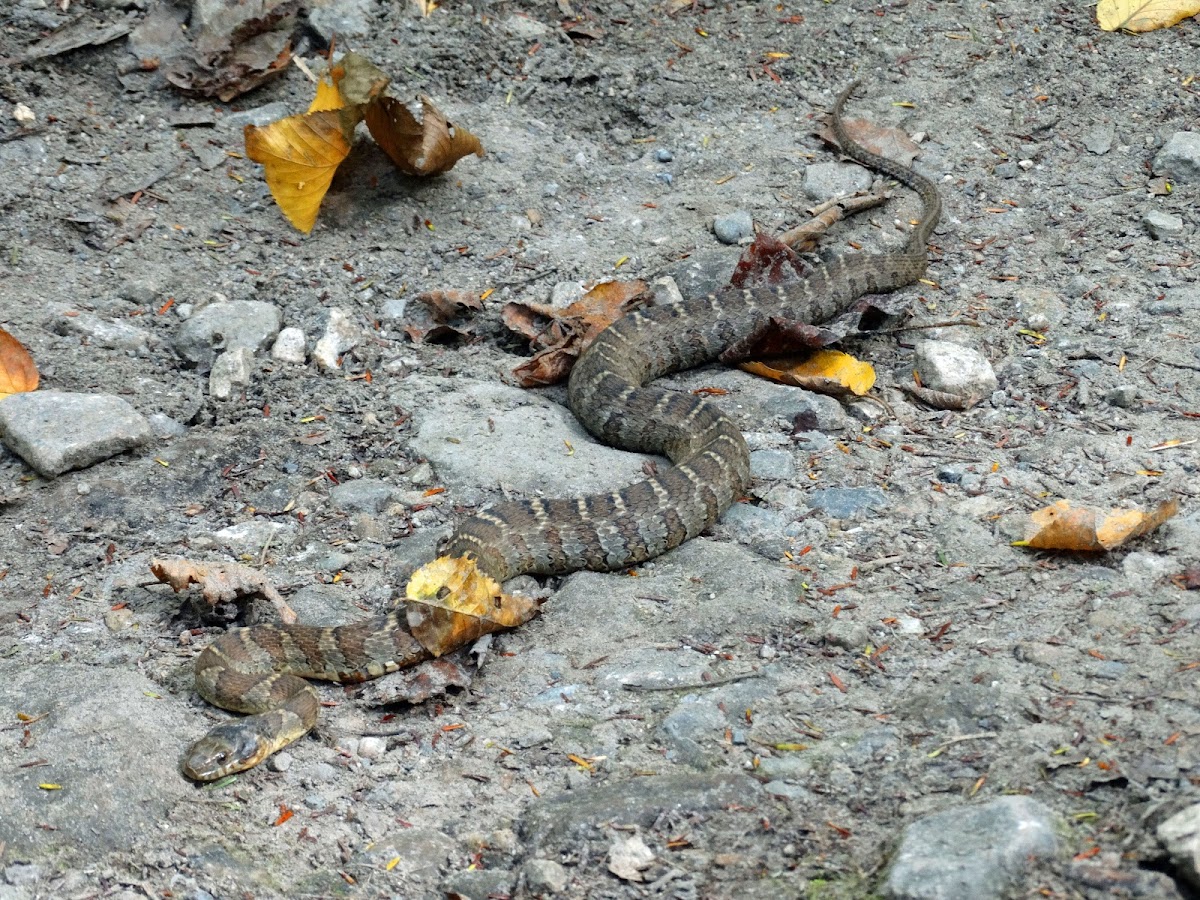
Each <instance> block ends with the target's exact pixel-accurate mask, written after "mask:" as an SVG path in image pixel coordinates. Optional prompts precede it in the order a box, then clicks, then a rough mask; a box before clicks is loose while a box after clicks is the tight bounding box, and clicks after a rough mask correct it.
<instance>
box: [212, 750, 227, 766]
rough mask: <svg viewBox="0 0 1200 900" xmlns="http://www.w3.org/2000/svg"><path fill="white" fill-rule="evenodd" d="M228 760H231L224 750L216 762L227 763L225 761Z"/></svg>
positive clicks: (218, 755)
mask: <svg viewBox="0 0 1200 900" xmlns="http://www.w3.org/2000/svg"><path fill="white" fill-rule="evenodd" d="M228 758H229V754H228V753H226V752H225V751H224V750H222V751H221V752H220V753H218V754H217V755H216V757H215V759H216V761H217V762H219V763H223V762H225V760H227V759H228Z"/></svg>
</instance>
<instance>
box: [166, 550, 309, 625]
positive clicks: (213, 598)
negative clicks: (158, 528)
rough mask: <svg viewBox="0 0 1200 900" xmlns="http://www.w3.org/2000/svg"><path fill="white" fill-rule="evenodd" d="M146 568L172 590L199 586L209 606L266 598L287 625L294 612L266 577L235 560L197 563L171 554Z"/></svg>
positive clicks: (291, 619) (293, 617) (177, 591)
mask: <svg viewBox="0 0 1200 900" xmlns="http://www.w3.org/2000/svg"><path fill="white" fill-rule="evenodd" d="M150 571H151V572H153V573H154V577H155V578H157V579H158V580H159V581H161V582H162V583H163V584H169V585H170V586H171V588H172V589H173V590H174V591H175V593H177V594H178V593H179V592H180V591H186V590H187V589H188V587H189V586H190V585H193V584H194V585H197V586H198V587H199V588H200V595H201V596H202V597H203V598H204V601H205V602H206V603H207V604H208V605H209V606H211V607H216V606H219V605H220V604H222V603H234V602H236V601H237V600H241V599H243V598H245V597H252V596H254V595H256V594H257V595H260V596H262V597H264V598H265V599H266V600H268V601H270V603H271V605H272V606H274V607H275V610H276V612H277V613H278V614H279V618H280V620H281V621H283V622H286V623H288V624H291V623H292V622H295V621H296V614H295V613H294V612H293V611H292V608H291V607H290V606H288V605H287V601H286V600H284V599H283V595H282V594H280V593H279V591H277V590H275V588H274V587H273V586H272V585H271V583H270V582H269V581H268V580H267V578H266V576H264V575H263V574H261V573H260V572H256V571H255V570H254V569H251V568H249V567H248V566H243V565H240V564H238V563H201V562H195V561H193V560H190V559H183V558H180V557H174V558H169V559H154V560H151V561H150Z"/></svg>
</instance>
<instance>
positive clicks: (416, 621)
mask: <svg viewBox="0 0 1200 900" xmlns="http://www.w3.org/2000/svg"><path fill="white" fill-rule="evenodd" d="M405 596H406V597H407V599H408V604H407V606H408V627H409V629H410V630H411V631H412V635H413V637H415V638H416V639H417V640H418V641H420V642H421V646H423V647H424V648H425V649H426V650H428V651H429V652H430V653H432V654H433V655H434V656H441V655H442V654H443V653H446V652H448V651H450V650H453V649H455V648H456V647H461V646H462V645H463V644H465V643H467V642H468V641H473V640H475V639H476V638H479V637H482V636H483V635H485V634H489V633H491V632H493V631H500V630H501V629H504V628H515V627H516V626H518V625H522V624H524V623H525V622H528V621H529V620H530V619H532V618H533V616H534V615H535V614H536V613H537V609H538V604H537V601H535V600H531V599H529V598H528V597H521V596H518V595H511V594H505V593H502V592H501V590H500V585H499V584H497V583H496V581H495V579H493V578H492V577H490V576H489V575H486V574H484V573H483V572H481V571H480V570H479V568H478V567H477V566H476V565H475V561H474V560H473V559H469V558H467V557H465V556H454V557H452V556H439V557H438V558H437V559H435V560H434V561H433V562H430V563H426V564H425V565H423V566H422V567H421V568H419V569H418V570H417V571H416V572H414V573H413V576H412V578H411V579H409V582H408V587H407V588H406V589H405Z"/></svg>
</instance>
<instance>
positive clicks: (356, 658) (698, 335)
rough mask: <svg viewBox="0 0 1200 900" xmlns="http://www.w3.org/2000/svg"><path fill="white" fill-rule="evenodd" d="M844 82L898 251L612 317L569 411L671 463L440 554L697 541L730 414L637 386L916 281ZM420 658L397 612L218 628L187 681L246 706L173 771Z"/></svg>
mask: <svg viewBox="0 0 1200 900" xmlns="http://www.w3.org/2000/svg"><path fill="white" fill-rule="evenodd" d="M856 84H857V83H856ZM856 84H852V85H851V86H850V87H848V88H847V89H846V90H845V91H843V92H842V93H841V95H840V96H839V97H838V99H837V101H836V103H835V104H834V106H833V110H832V115H831V120H832V126H833V132H834V135H835V137H836V138H837V140H838V143H839V144H840V145H841V148H842V151H843V153H845V155H846V156H848V157H850V158H851V159H853V160H855V161H857V162H859V163H861V164H863V165H865V166H867V167H868V168H870V169H873V170H875V171H876V172H879V173H881V174H883V175H887V176H889V177H891V178H894V179H896V180H897V181H899V182H900V183H902V184H904V185H906V186H907V187H909V188H911V189H912V190H914V191H915V192H916V193H917V194H918V195H919V196H920V198H921V205H922V209H921V216H920V219H919V221H918V224H917V225H916V227H915V228H914V229H913V230H912V232H911V234H910V236H909V239H908V241H907V243H906V244H905V246H904V247H903V248H902V249H900V250H898V251H895V252H886V253H873V254H866V253H859V254H853V255H844V256H838V257H835V258H833V259H831V260H829V261H827V262H823V263H821V264H819V265H817V266H816V267H815V268H814V269H813V270H812V271H811V273H809V274H807V275H806V276H805V277H804V278H803V279H802V280H800V281H795V282H790V283H787V284H785V285H781V286H778V287H762V288H751V289H746V290H742V289H734V288H729V289H726V290H723V291H720V292H718V293H716V294H711V295H709V296H707V297H699V298H696V299H692V300H686V301H683V302H680V303H670V304H666V305H662V306H654V307H650V308H648V309H643V310H639V311H637V312H634V313H631V314H630V315H628V316H625V317H624V318H622V319H620V320H619V321H617V322H615V323H614V324H613V325H611V326H610V327H609V328H607V329H605V330H604V331H603V332H602V333H601V334H600V335H599V336H598V337H597V338H596V339H595V341H593V342H592V344H591V345H590V346H589V347H588V348H587V350H586V351H585V352H584V353H583V354H582V356H581V357H580V358H579V360H578V362H577V363H576V365H575V367H574V369H573V370H572V372H571V378H570V383H569V387H568V398H569V402H570V405H571V409H572V411H573V412H574V414H575V415H576V417H578V419H579V420H580V422H582V423H583V425H584V426H585V427H586V428H587V429H588V430H589V431H590V432H591V433H592V434H594V435H595V436H596V437H597V438H599V439H600V440H602V441H604V442H605V443H608V444H612V445H613V446H616V447H621V448H624V449H628V450H636V451H640V452H643V453H655V454H661V455H664V456H666V457H667V458H669V459H670V460H671V462H672V465H671V466H670V467H669V468H666V469H665V470H663V471H660V472H658V473H656V474H654V475H651V476H650V477H648V478H646V479H645V480H643V481H639V482H637V483H635V484H632V485H629V486H628V487H624V488H621V489H620V490H617V491H613V492H612V493H607V494H593V495H590V496H582V497H574V498H570V499H561V500H543V499H532V500H518V501H510V502H504V503H499V504H496V505H494V506H491V507H489V508H487V509H484V510H482V511H481V512H479V513H478V514H476V515H474V516H472V517H470V518H468V519H466V520H465V521H463V522H462V523H461V524H460V525H459V527H458V528H457V529H456V530H455V531H454V533H453V534H452V535H451V536H450V537H449V538H448V539H447V540H446V541H445V542H444V543H443V545H442V546H441V548H440V552H441V553H442V554H445V555H449V556H467V557H471V558H473V559H474V560H475V562H476V564H477V566H478V568H479V569H481V570H482V571H483V572H485V573H486V574H488V575H490V576H491V577H492V578H494V579H495V580H496V581H498V582H503V581H505V580H507V579H509V578H512V577H514V576H516V575H520V574H525V573H533V574H542V575H556V574H564V573H567V572H572V571H576V570H578V569H593V570H597V571H608V570H613V569H621V568H624V567H627V566H630V565H635V564H637V563H641V562H644V561H646V560H648V559H652V558H653V557H655V556H658V555H659V554H661V553H664V552H666V551H667V550H670V549H671V548H673V547H677V546H678V545H679V544H681V543H683V542H684V541H686V540H688V539H689V538H692V537H695V536H696V535H698V534H700V532H702V531H703V530H704V529H705V528H707V527H708V526H710V525H711V524H712V523H713V522H715V521H716V520H717V518H718V517H720V515H721V514H722V513H723V512H724V511H725V510H726V509H728V508H729V506H730V505H731V504H732V503H733V502H734V501H735V500H736V499H737V498H738V497H739V496H740V495H741V494H742V493H743V492H744V491H745V489H746V487H747V485H748V484H749V481H750V454H749V450H748V448H747V446H746V442H745V440H744V439H743V437H742V434H741V431H740V430H739V429H738V428H737V426H736V425H735V424H734V422H733V421H732V420H731V419H730V418H728V417H727V416H726V415H725V414H724V413H723V412H721V410H720V408H719V407H718V406H717V405H716V404H715V403H712V402H711V401H709V400H705V399H703V398H700V397H696V396H693V395H690V394H681V393H678V392H675V391H669V390H665V389H663V388H661V387H656V386H654V385H653V384H651V383H650V382H652V381H653V380H654V379H656V378H658V377H659V376H661V375H664V374H666V373H668V372H673V371H679V370H682V369H688V368H691V367H693V366H698V365H701V364H703V363H707V362H711V361H712V360H714V359H716V358H717V357H718V356H719V355H720V354H721V353H722V351H723V350H725V348H727V347H729V346H730V345H732V344H734V343H737V342H739V341H744V340H746V339H747V338H748V337H750V336H752V335H754V334H756V333H758V332H759V331H760V330H762V329H763V328H764V327H765V326H767V325H768V323H769V322H770V320H771V319H772V318H782V319H786V320H790V321H802V322H809V323H817V322H821V321H825V320H828V319H830V318H833V317H834V316H836V315H838V314H839V313H841V312H842V311H844V310H845V309H846V307H847V306H848V305H849V304H850V303H852V302H853V301H854V300H855V299H857V298H858V297H860V296H862V295H863V294H866V293H876V292H881V291H891V290H895V289H896V288H899V287H903V286H904V285H906V284H910V283H912V282H914V281H916V280H917V279H918V278H920V277H921V275H922V274H924V272H925V268H926V264H927V260H926V244H927V242H928V240H929V236H930V234H931V232H932V231H933V228H934V226H935V225H936V224H937V221H938V218H939V216H940V214H941V200H940V198H939V197H938V192H937V189H936V188H935V187H934V185H933V184H932V182H930V181H929V180H928V179H926V178H924V177H922V176H921V175H918V174H917V173H916V172H914V171H912V170H911V169H908V168H906V167H904V166H901V165H899V164H897V163H894V162H892V161H890V160H888V159H885V158H884V157H881V156H877V155H876V154H874V153H870V152H869V151H867V150H865V149H864V148H862V147H860V146H859V145H857V144H855V143H854V142H853V141H852V140H850V138H849V136H848V135H847V134H846V130H845V128H844V126H843V124H842V118H841V113H842V108H843V106H844V105H845V102H846V100H847V98H848V97H849V96H850V94H851V92H852V91H853V90H854V88H855V86H856ZM428 655H429V654H428V653H427V652H426V651H425V650H424V648H422V647H421V645H420V644H419V643H418V642H417V641H416V639H415V638H413V636H412V635H411V634H410V633H409V632H408V630H407V628H406V626H405V624H404V623H403V622H402V621H401V620H400V619H399V618H398V617H397V616H396V614H391V615H388V616H385V617H383V618H379V619H375V620H371V621H368V622H360V623H355V624H353V625H342V626H338V627H334V628H315V627H311V626H299V625H265V626H256V627H254V628H249V629H236V630H234V631H231V632H229V633H228V634H226V635H224V636H223V637H221V638H219V639H218V640H217V641H216V642H214V644H212V645H211V646H210V647H208V648H207V649H205V650H204V651H203V652H202V653H201V654H200V656H199V657H198V658H197V661H196V686H197V690H198V691H199V692H200V694H201V696H202V697H204V698H205V699H206V700H208V701H209V702H211V703H213V704H215V705H217V706H221V707H224V708H225V709H230V710H234V711H238V712H246V713H251V714H252V715H250V716H249V717H247V718H243V719H238V720H235V721H232V722H229V723H227V724H224V725H221V726H218V727H217V728H215V729H213V730H212V731H211V732H209V734H208V735H206V736H205V737H204V738H202V739H201V740H200V741H198V742H196V744H194V745H193V746H192V747H191V749H190V750H189V751H188V753H187V755H186V756H185V759H184V763H183V771H184V773H185V774H187V775H188V776H189V777H191V778H195V779H197V780H211V779H214V778H219V777H221V776H223V775H225V774H228V773H231V772H236V771H241V770H243V769H247V768H249V767H250V766H253V765H255V764H256V763H258V762H260V761H261V760H262V759H264V758H265V757H266V756H267V755H269V754H270V753H273V752H275V750H277V749H279V748H280V747H282V746H285V745H286V744H287V743H290V742H291V741H293V740H295V739H297V738H298V737H300V736H302V735H303V734H304V733H305V732H307V731H308V730H309V729H310V728H312V726H313V725H314V724H315V722H316V719H317V711H318V700H317V695H316V692H315V690H314V689H313V688H312V686H311V685H309V684H308V683H307V682H306V681H304V680H303V679H304V678H320V679H327V680H333V681H343V682H355V681H363V680H366V679H368V678H375V677H378V676H380V675H383V674H385V673H387V672H391V671H395V670H396V669H398V668H401V667H402V666H406V665H411V664H413V663H415V662H418V661H420V660H422V659H425V658H427V657H428Z"/></svg>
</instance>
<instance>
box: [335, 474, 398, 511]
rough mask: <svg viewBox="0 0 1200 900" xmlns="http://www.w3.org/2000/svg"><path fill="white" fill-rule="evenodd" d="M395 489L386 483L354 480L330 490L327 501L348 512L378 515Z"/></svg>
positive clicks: (364, 479) (368, 479)
mask: <svg viewBox="0 0 1200 900" xmlns="http://www.w3.org/2000/svg"><path fill="white" fill-rule="evenodd" d="M395 491H396V489H395V488H394V487H393V486H392V485H390V484H388V483H387V482H386V481H378V480H376V479H374V478H356V479H353V480H352V481H343V482H342V483H341V484H339V485H337V486H336V487H334V488H332V489H330V491H329V501H330V502H331V503H332V504H333V505H334V507H335V508H337V509H342V510H346V511H348V512H367V513H379V512H382V511H383V509H384V508H385V507H386V506H387V505H388V503H389V502H391V499H392V495H393V494H394V493H395Z"/></svg>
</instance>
